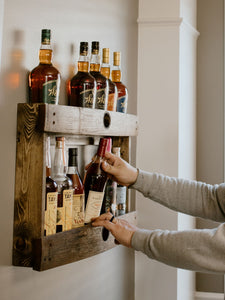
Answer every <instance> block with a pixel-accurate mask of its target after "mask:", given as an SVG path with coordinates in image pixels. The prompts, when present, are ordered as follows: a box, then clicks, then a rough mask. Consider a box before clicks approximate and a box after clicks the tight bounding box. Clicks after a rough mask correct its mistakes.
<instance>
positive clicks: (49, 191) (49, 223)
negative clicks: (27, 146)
mask: <svg viewBox="0 0 225 300" xmlns="http://www.w3.org/2000/svg"><path fill="white" fill-rule="evenodd" d="M57 197H58V185H57V183H56V182H55V181H54V180H53V179H52V178H51V154H50V137H47V144H46V193H45V221H44V235H45V236H47V235H51V234H55V233H56V213H57Z"/></svg>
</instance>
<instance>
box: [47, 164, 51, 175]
mask: <svg viewBox="0 0 225 300" xmlns="http://www.w3.org/2000/svg"><path fill="white" fill-rule="evenodd" d="M46 177H51V168H49V167H47V166H46Z"/></svg>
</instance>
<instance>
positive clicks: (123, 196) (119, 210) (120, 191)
mask: <svg viewBox="0 0 225 300" xmlns="http://www.w3.org/2000/svg"><path fill="white" fill-rule="evenodd" d="M112 152H113V154H115V155H116V156H118V157H120V147H113V149H112ZM126 200H127V188H126V187H125V186H123V185H120V184H117V189H116V215H117V216H120V215H124V214H125V213H126Z"/></svg>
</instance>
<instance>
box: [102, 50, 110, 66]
mask: <svg viewBox="0 0 225 300" xmlns="http://www.w3.org/2000/svg"><path fill="white" fill-rule="evenodd" d="M102 61H103V62H104V63H106V64H108V63H109V48H103V49H102Z"/></svg>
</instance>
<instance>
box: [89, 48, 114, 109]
mask: <svg viewBox="0 0 225 300" xmlns="http://www.w3.org/2000/svg"><path fill="white" fill-rule="evenodd" d="M90 74H91V75H92V76H93V77H94V78H95V80H96V82H97V90H96V102H95V108H97V109H104V110H105V109H107V103H108V93H109V83H108V79H107V78H106V77H105V76H103V75H102V74H101V72H100V55H99V42H92V47H91V63H90Z"/></svg>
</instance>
